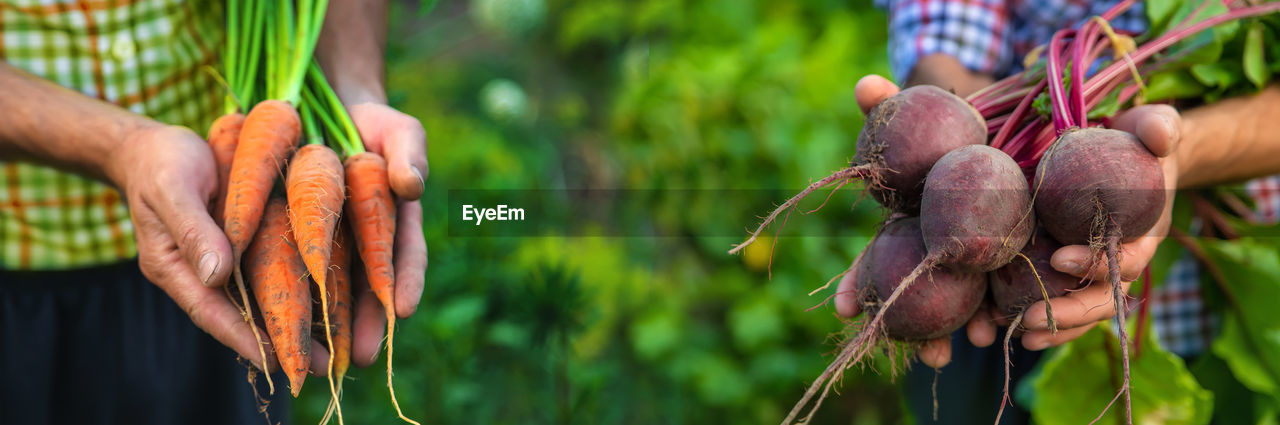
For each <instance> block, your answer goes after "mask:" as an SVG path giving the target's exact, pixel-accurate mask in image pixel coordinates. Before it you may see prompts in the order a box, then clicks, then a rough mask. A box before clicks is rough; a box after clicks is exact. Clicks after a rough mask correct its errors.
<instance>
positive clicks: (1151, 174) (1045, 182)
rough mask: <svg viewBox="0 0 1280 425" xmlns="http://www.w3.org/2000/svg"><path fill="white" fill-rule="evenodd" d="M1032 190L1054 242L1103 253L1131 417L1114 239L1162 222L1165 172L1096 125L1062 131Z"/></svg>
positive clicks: (1130, 141)
mask: <svg viewBox="0 0 1280 425" xmlns="http://www.w3.org/2000/svg"><path fill="white" fill-rule="evenodd" d="M1035 185H1036V188H1037V189H1038V190H1039V191H1040V192H1039V193H1038V195H1037V199H1036V214H1037V215H1038V216H1039V218H1040V222H1041V223H1042V224H1043V225H1044V227H1045V229H1047V230H1048V231H1049V233H1050V234H1052V235H1053V237H1054V238H1055V239H1057V240H1058V241H1060V242H1062V243H1067V244H1090V245H1092V246H1094V247H1100V248H1102V250H1103V251H1104V252H1106V256H1107V266H1108V269H1109V270H1108V271H1109V273H1108V274H1109V276H1108V280H1110V282H1111V293H1112V295H1113V298H1112V302H1113V303H1114V304H1115V309H1116V318H1115V319H1116V323H1119V324H1120V326H1118V327H1117V330H1118V331H1119V335H1118V336H1119V337H1120V344H1119V345H1120V358H1121V363H1122V366H1123V371H1124V380H1123V382H1122V384H1121V389H1122V391H1123V393H1124V396H1125V413H1126V415H1129V414H1132V408H1131V405H1130V397H1129V382H1130V381H1129V337H1128V335H1127V333H1126V331H1125V327H1124V323H1125V305H1126V303H1125V294H1124V292H1123V290H1122V289H1123V288H1122V287H1121V282H1120V242H1122V241H1130V240H1133V239H1136V238H1138V237H1139V236H1142V235H1143V234H1146V233H1147V231H1148V230H1150V229H1151V226H1154V225H1155V224H1156V221H1158V220H1159V219H1160V214H1161V213H1162V212H1163V211H1164V202H1165V187H1164V170H1163V169H1162V168H1161V167H1160V162H1159V161H1158V160H1156V157H1155V155H1152V154H1151V151H1149V150H1147V148H1146V146H1144V145H1143V144H1142V142H1141V141H1139V140H1138V138H1137V137H1134V136H1133V135H1132V134H1129V133H1126V132H1123V131H1118V130H1108V129H1101V128H1088V129H1083V130H1068V131H1067V132H1066V133H1063V134H1062V136H1061V137H1059V138H1058V141H1056V142H1054V144H1053V146H1052V147H1050V148H1049V151H1048V152H1046V153H1045V155H1044V157H1043V158H1042V159H1041V160H1040V165H1039V166H1038V167H1037V168H1036V175H1035ZM1130 419H1132V418H1130ZM1130 423H1132V420H1130Z"/></svg>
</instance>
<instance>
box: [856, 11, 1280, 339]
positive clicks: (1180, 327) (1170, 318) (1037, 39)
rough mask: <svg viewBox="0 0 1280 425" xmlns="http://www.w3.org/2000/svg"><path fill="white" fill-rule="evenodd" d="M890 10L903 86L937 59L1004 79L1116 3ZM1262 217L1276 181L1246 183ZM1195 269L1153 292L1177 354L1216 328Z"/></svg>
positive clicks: (1270, 217) (1190, 263)
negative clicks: (1064, 31)
mask: <svg viewBox="0 0 1280 425" xmlns="http://www.w3.org/2000/svg"><path fill="white" fill-rule="evenodd" d="M877 3H878V4H879V5H880V6H881V7H882V8H885V9H887V10H888V12H889V56H890V58H889V59H890V65H891V67H892V70H893V74H894V77H895V78H896V79H897V80H898V81H905V80H906V78H907V76H908V75H909V74H910V72H911V69H912V67H914V66H915V64H916V62H917V61H919V60H920V58H922V57H925V56H928V55H931V54H936V53H941V54H947V55H951V56H953V57H955V58H957V59H958V60H959V61H960V63H961V64H963V65H964V66H965V67H967V68H969V69H971V70H974V71H978V72H983V73H990V74H992V75H994V76H996V77H1002V76H1005V75H1008V74H1011V73H1014V72H1017V71H1019V70H1020V69H1021V66H1022V57H1023V56H1025V55H1026V54H1027V53H1029V52H1030V51H1031V50H1032V49H1034V48H1035V47H1036V46H1038V45H1041V44H1045V43H1048V42H1049V39H1050V38H1052V37H1053V33H1054V31H1056V30H1058V29H1060V28H1065V27H1068V26H1072V27H1078V26H1079V25H1080V24H1081V23H1083V22H1084V21H1085V20H1086V19H1089V18H1091V17H1093V16H1096V15H1101V14H1102V13H1103V12H1105V11H1106V10H1107V9H1109V8H1111V6H1112V5H1114V4H1115V2H1114V1H1102V2H1089V1H1082V0H1056V1H1011V2H1002V1H992V0H877ZM1142 7H1143V4H1142V2H1138V3H1136V4H1135V5H1134V6H1133V7H1132V8H1130V9H1129V10H1128V11H1126V12H1125V13H1123V14H1121V15H1120V16H1118V17H1117V18H1116V19H1114V20H1112V21H1111V25H1112V27H1113V28H1115V29H1117V30H1121V31H1131V32H1134V33H1141V32H1143V31H1145V30H1146V27H1147V22H1146V18H1145V17H1144V14H1143V10H1142ZM1245 189H1246V191H1248V193H1249V194H1250V195H1252V196H1253V198H1254V200H1255V202H1256V204H1257V209H1258V215H1259V219H1260V220H1262V221H1264V222H1267V223H1276V222H1277V221H1280V177H1277V176H1272V177H1265V178H1260V179H1256V180H1253V181H1251V182H1249V183H1247V184H1246V186H1245ZM1199 268H1200V267H1199V264H1197V263H1196V262H1195V261H1194V259H1192V258H1190V257H1189V256H1187V257H1186V258H1183V259H1181V260H1180V261H1178V262H1176V263H1175V264H1174V266H1173V268H1172V270H1170V273H1169V275H1168V277H1167V278H1166V280H1165V282H1164V283H1163V285H1161V286H1160V287H1158V288H1156V289H1155V290H1154V291H1152V294H1151V296H1150V297H1149V299H1148V302H1150V303H1151V310H1150V314H1151V323H1152V326H1153V328H1154V329H1155V332H1156V334H1157V336H1158V337H1159V340H1160V344H1161V345H1162V346H1163V347H1164V348H1166V349H1168V350H1170V351H1172V352H1173V353H1175V354H1178V355H1180V356H1184V357H1188V356H1194V355H1197V354H1200V353H1203V352H1205V350H1206V349H1207V348H1208V347H1209V344H1210V343H1211V342H1212V341H1213V336H1214V334H1215V333H1216V331H1217V329H1218V317H1217V316H1216V315H1214V314H1211V312H1209V311H1208V310H1207V309H1206V308H1205V304H1204V299H1203V297H1202V295H1201V292H1200V278H1199V275H1200V270H1199Z"/></svg>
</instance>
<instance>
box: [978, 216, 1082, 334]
mask: <svg viewBox="0 0 1280 425" xmlns="http://www.w3.org/2000/svg"><path fill="white" fill-rule="evenodd" d="M1058 248H1062V244H1061V243H1059V242H1058V241H1056V240H1054V239H1053V236H1050V235H1049V232H1047V231H1045V230H1044V228H1037V229H1036V234H1035V236H1032V237H1031V241H1030V242H1029V243H1027V245H1026V246H1024V247H1023V248H1022V255H1025V256H1026V257H1027V258H1026V259H1025V260H1024V259H1022V258H1014V259H1013V261H1012V262H1010V263H1009V264H1008V265H1005V266H1004V267H1001V268H998V269H996V270H995V271H993V272H991V273H990V274H989V275H988V276H989V279H990V281H991V283H990V285H991V297H992V299H993V300H994V301H995V304H996V309H997V310H998V311H999V312H1000V314H1003V315H1005V316H1007V317H1013V316H1015V315H1017V314H1018V313H1021V312H1022V311H1023V310H1026V308H1027V307H1028V306H1030V305H1031V304H1035V303H1036V302H1037V301H1042V300H1044V299H1045V295H1046V294H1047V295H1048V296H1049V298H1056V297H1061V296H1063V295H1066V294H1067V291H1071V290H1074V289H1079V288H1080V287H1082V286H1084V284H1086V283H1088V281H1086V280H1082V279H1080V278H1078V277H1075V276H1072V275H1069V274H1066V273H1063V272H1060V271H1057V270H1054V269H1053V266H1052V265H1050V264H1049V259H1050V258H1052V257H1053V253H1054V252H1057V251H1058ZM1032 265H1035V271H1034V272H1033V271H1032V269H1031V267H1032ZM1037 280H1038V281H1039V282H1041V283H1043V284H1044V292H1041V287H1040V284H1037V283H1036V282H1037Z"/></svg>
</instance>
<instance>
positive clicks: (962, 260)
mask: <svg viewBox="0 0 1280 425" xmlns="http://www.w3.org/2000/svg"><path fill="white" fill-rule="evenodd" d="M1018 170H1019V168H1018V165H1017V164H1015V163H1013V160H1012V159H1010V158H1009V156H1008V155H1005V154H1004V153H1003V152H1000V151H999V150H996V149H992V148H989V147H986V146H965V147H961V148H959V149H956V150H954V151H952V152H950V153H948V154H946V155H944V156H943V157H942V159H939V160H938V163H937V164H934V166H933V169H932V170H930V171H929V178H928V179H927V181H926V182H925V185H924V189H925V191H924V196H923V198H924V201H923V206H922V208H921V212H923V213H927V214H928V215H927V216H922V218H920V219H919V220H912V222H913V223H918V224H919V226H920V227H921V229H920V231H921V233H920V234H921V235H922V236H921V238H922V240H923V244H924V246H925V247H926V248H927V249H926V251H925V254H924V255H922V256H918V257H916V256H907V255H901V257H910V260H907V262H910V261H917V260H918V263H917V265H916V266H915V268H914V269H912V270H911V272H910V273H908V274H906V275H905V276H904V277H902V279H901V280H899V283H898V284H897V285H896V286H886V287H885V288H884V289H888V288H893V292H892V293H891V294H887V296H886V293H885V292H884V289H881V290H880V294H879V295H880V296H881V299H883V300H884V301H883V303H882V304H881V306H882V307H883V308H885V309H888V310H890V311H892V308H891V307H892V306H893V304H894V302H895V301H896V300H897V299H898V298H899V296H900V294H903V293H907V292H913V291H920V290H919V289H914V290H913V289H912V287H913V286H914V285H913V283H914V282H916V281H917V280H918V279H919V278H920V276H921V275H923V274H924V273H926V272H928V273H930V274H937V273H938V272H940V271H942V270H948V271H950V272H955V273H975V274H983V273H985V272H988V271H991V270H995V269H997V268H999V267H1000V266H1003V265H1005V264H1007V263H1008V262H1009V259H1010V258H1013V256H1014V255H1016V254H1017V253H1018V251H1019V250H1021V249H1022V246H1023V245H1025V244H1026V243H1027V239H1028V238H1030V237H1031V230H1032V229H1033V227H1032V224H1031V222H1032V220H1033V219H1032V218H1031V214H1030V212H1031V205H1030V202H1031V199H1030V196H1029V195H1028V194H1027V193H1026V191H1027V183H1026V180H1025V179H1023V177H1022V173H1021V172H1019V171H1018ZM877 239H878V238H877ZM939 265H943V266H946V267H944V268H943V269H939V268H938V267H937V266H939ZM895 271H896V270H895ZM876 274H882V275H890V274H891V273H887V272H884V271H880V272H879V273H876ZM894 276H895V277H896V276H901V275H898V274H894ZM983 276H984V280H985V274H983ZM859 277H860V278H861V277H862V276H861V274H860V275H859ZM879 278H882V277H879ZM877 286H879V285H877ZM966 318H967V317H966ZM880 320H882V319H881V318H880V317H879V316H876V317H874V318H873V319H872V321H871V323H870V325H869V326H871V327H873V328H874V327H875V326H876V324H877V323H878V322H879V321H880ZM885 320H887V319H885Z"/></svg>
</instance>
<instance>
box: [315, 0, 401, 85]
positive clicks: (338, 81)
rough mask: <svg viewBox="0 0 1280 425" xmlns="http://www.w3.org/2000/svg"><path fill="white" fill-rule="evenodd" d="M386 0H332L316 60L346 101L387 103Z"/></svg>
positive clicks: (321, 34)
mask: <svg viewBox="0 0 1280 425" xmlns="http://www.w3.org/2000/svg"><path fill="white" fill-rule="evenodd" d="M387 3H388V2H387V1H386V0H369V1H361V0H331V1H330V2H329V10H328V13H327V14H326V15H325V20H324V29H323V30H321V32H320V40H319V42H318V44H317V46H316V59H317V60H318V61H319V62H320V67H321V68H323V69H324V71H325V75H326V76H327V77H328V78H329V83H330V84H332V85H333V89H334V91H336V92H338V97H339V98H341V99H342V101H343V102H345V103H347V104H356V103H364V102H373V103H386V102H387V95H386V91H385V89H384V85H383V78H384V77H383V76H384V74H385V69H384V67H383V56H382V54H383V50H384V46H385V45H386V41H387Z"/></svg>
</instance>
